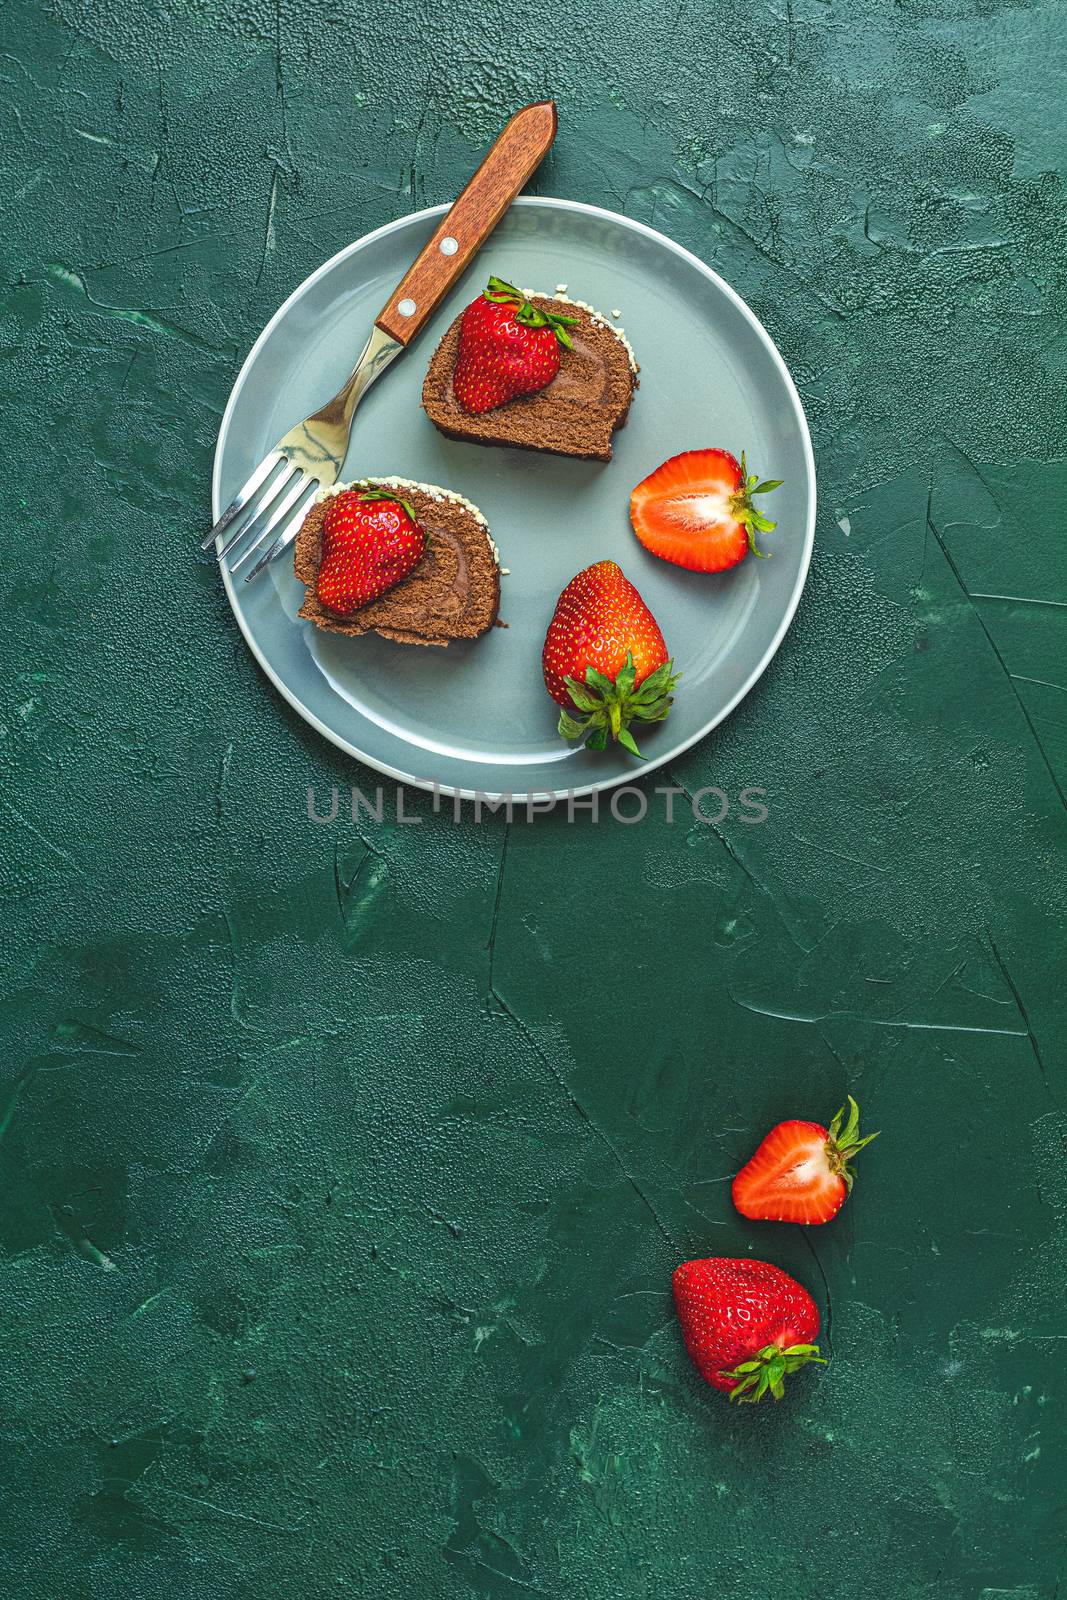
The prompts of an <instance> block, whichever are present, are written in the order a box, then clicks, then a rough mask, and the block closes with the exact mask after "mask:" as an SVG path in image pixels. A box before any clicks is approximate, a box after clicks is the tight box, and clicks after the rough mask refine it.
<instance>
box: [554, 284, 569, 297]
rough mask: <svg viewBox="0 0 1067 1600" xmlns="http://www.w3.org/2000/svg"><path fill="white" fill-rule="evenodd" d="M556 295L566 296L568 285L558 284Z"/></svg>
mask: <svg viewBox="0 0 1067 1600" xmlns="http://www.w3.org/2000/svg"><path fill="white" fill-rule="evenodd" d="M556 293H557V294H566V293H567V285H566V284H565V283H557V284H556Z"/></svg>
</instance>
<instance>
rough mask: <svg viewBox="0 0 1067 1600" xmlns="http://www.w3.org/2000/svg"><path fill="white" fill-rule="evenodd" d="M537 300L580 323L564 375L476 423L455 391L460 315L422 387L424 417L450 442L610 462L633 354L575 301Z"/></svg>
mask: <svg viewBox="0 0 1067 1600" xmlns="http://www.w3.org/2000/svg"><path fill="white" fill-rule="evenodd" d="M531 300H532V303H533V304H534V305H535V306H539V307H540V308H541V310H542V311H556V312H561V311H563V312H566V314H567V316H569V317H571V316H572V317H574V318H575V323H574V326H573V327H572V328H568V330H567V331H568V333H569V334H570V337H571V342H572V344H573V347H574V348H573V349H571V350H566V349H563V350H561V351H560V369H559V372H558V373H557V375H556V376H555V377H554V378H553V379H552V382H551V383H550V384H548V386H547V387H546V388H544V389H540V390H538V392H537V393H536V394H530V395H523V396H521V397H519V398H517V399H515V400H510V401H509V402H508V403H507V405H504V406H498V407H497V408H496V410H495V411H483V412H481V413H480V414H479V415H477V416H472V415H471V414H470V413H469V412H467V411H464V410H463V408H462V406H461V405H460V404H459V402H458V401H457V399H456V398H455V395H454V394H453V392H452V372H453V369H454V367H455V365H456V357H457V355H458V354H459V334H460V323H461V322H462V320H463V317H462V313H461V314H460V315H459V316H458V317H457V318H456V320H455V322H453V324H452V326H451V327H450V328H449V330H448V332H447V333H446V334H445V336H444V338H443V339H442V340H441V343H440V344H439V345H438V346H437V349H436V350H435V351H434V354H433V358H432V360H431V361H430V365H429V369H428V371H427V373H426V380H425V382H424V383H423V386H422V405H423V410H424V411H425V412H426V415H427V416H428V417H429V419H430V421H431V422H432V423H433V424H434V426H435V427H436V428H439V429H440V430H441V432H442V433H444V434H447V435H448V437H449V438H450V439H466V440H468V441H469V442H470V443H472V444H495V445H507V446H509V447H511V448H513V449H516V448H517V449H520V450H549V451H551V452H552V453H553V454H555V455H561V456H581V457H583V458H585V459H586V460H589V461H610V460H611V436H612V434H613V433H614V432H615V430H616V428H621V427H622V425H623V423H624V422H625V421H626V417H627V413H628V412H629V410H630V402H631V400H632V399H633V395H634V390H635V389H636V388H637V372H636V368H635V365H634V364H633V362H632V360H631V354H630V350H629V347H628V346H627V345H626V344H624V343H623V341H622V339H621V338H620V337H619V335H618V334H617V333H616V332H615V331H614V330H613V329H612V328H611V327H609V326H608V324H607V323H606V322H604V320H603V319H602V318H601V317H599V316H597V315H596V314H595V313H594V312H591V311H589V310H588V309H587V308H586V307H584V306H581V305H578V304H576V303H575V302H574V301H572V300H564V301H562V302H561V300H560V299H558V298H553V297H552V296H551V295H533V296H531Z"/></svg>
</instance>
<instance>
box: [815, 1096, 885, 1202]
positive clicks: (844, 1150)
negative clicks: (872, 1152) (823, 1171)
mask: <svg viewBox="0 0 1067 1600" xmlns="http://www.w3.org/2000/svg"><path fill="white" fill-rule="evenodd" d="M845 1109H846V1108H845V1107H844V1106H842V1107H841V1110H840V1111H839V1112H838V1113H837V1116H836V1117H835V1118H834V1120H833V1122H831V1124H830V1126H829V1128H828V1129H827V1140H826V1159H827V1160H828V1161H829V1163H830V1171H831V1172H836V1173H837V1175H838V1177H840V1178H844V1180H845V1188H846V1189H847V1190H848V1192H849V1193H850V1194H851V1192H852V1183H853V1180H854V1178H855V1176H856V1174H855V1173H854V1172H853V1170H852V1165H851V1163H852V1159H853V1157H854V1156H858V1155H859V1153H860V1151H861V1150H862V1149H863V1148H864V1146H865V1145H868V1144H870V1142H871V1140H872V1139H877V1137H878V1135H877V1133H869V1134H867V1136H866V1138H864V1139H861V1138H860V1108H859V1106H858V1105H857V1104H856V1102H855V1100H853V1098H852V1096H851V1095H849V1097H848V1121H847V1122H846V1121H845Z"/></svg>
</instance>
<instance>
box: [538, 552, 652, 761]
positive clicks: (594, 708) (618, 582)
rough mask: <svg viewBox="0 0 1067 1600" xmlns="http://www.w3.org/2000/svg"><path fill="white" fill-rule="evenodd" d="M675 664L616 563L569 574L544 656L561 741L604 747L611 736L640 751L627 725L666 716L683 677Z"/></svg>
mask: <svg viewBox="0 0 1067 1600" xmlns="http://www.w3.org/2000/svg"><path fill="white" fill-rule="evenodd" d="M673 666H674V662H673V661H670V660H668V657H667V646H666V645H665V644H664V642H663V635H662V633H661V632H660V629H659V623H658V622H657V621H656V619H655V617H654V616H653V615H652V613H651V611H650V610H649V609H648V607H647V606H646V605H645V602H644V601H643V600H642V598H641V596H640V595H639V594H638V592H637V590H636V589H635V588H634V586H633V584H632V583H631V582H630V580H629V578H627V577H626V575H625V574H624V572H623V570H622V568H621V567H620V566H618V565H617V564H616V563H615V562H614V561H596V562H594V563H593V565H592V566H591V567H586V568H585V570H584V571H583V572H579V574H578V576H577V577H576V578H572V579H571V581H570V583H568V585H567V587H566V588H565V589H564V591H563V593H562V594H561V595H560V597H559V599H558V600H557V602H556V609H555V612H554V613H553V616H552V621H551V622H550V623H549V625H548V633H547V634H546V636H545V646H544V650H543V651H542V653H541V670H542V672H543V673H544V679H545V688H546V689H547V690H548V692H549V694H550V695H551V696H552V698H553V700H555V701H556V703H557V704H558V705H560V706H562V707H563V710H562V711H561V712H560V715H559V731H560V733H561V734H562V735H563V737H564V738H565V739H580V740H584V741H586V742H587V744H588V746H589V748H590V749H591V750H603V749H604V747H605V745H606V744H607V742H608V735H609V733H610V735H611V737H612V738H613V739H617V740H618V741H619V743H620V744H621V745H622V746H623V747H624V748H625V749H627V750H629V751H630V752H631V754H633V755H635V756H640V754H641V752H640V750H639V749H638V748H637V745H636V743H635V742H634V737H633V734H632V733H631V732H630V729H629V724H630V723H631V722H662V721H663V719H664V717H666V715H667V713H668V711H669V710H670V708H671V705H672V703H673V693H672V691H673V689H674V686H675V684H676V683H677V682H678V678H679V676H680V674H678V673H675V672H673V671H672V668H673ZM576 711H577V712H579V713H581V715H579V716H575V714H574V713H575V712H576Z"/></svg>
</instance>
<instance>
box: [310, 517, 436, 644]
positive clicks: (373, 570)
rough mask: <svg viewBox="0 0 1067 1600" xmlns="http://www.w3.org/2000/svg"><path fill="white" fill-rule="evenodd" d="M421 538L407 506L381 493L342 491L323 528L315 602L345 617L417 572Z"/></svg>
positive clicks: (423, 540)
mask: <svg viewBox="0 0 1067 1600" xmlns="http://www.w3.org/2000/svg"><path fill="white" fill-rule="evenodd" d="M425 549H426V536H425V534H424V533H423V531H422V529H421V528H420V527H419V524H418V523H417V522H416V521H415V513H414V511H413V510H412V509H411V506H410V505H409V504H408V502H407V501H406V500H401V499H399V498H398V497H397V496H396V495H395V494H389V493H388V492H387V491H386V490H383V489H344V490H342V492H341V493H340V494H337V495H333V496H332V497H331V499H330V505H329V510H328V511H327V512H326V516H325V519H324V521H323V524H322V558H321V561H320V564H319V577H318V584H317V587H316V593H317V594H318V597H319V601H320V603H321V604H322V605H324V606H326V607H327V608H328V609H329V610H330V611H335V612H336V613H337V615H338V616H341V617H347V616H350V615H351V613H352V612H353V611H358V610H359V608H360V606H365V605H366V604H367V602H368V600H376V599H377V598H378V596H379V595H380V594H385V592H386V590H387V589H392V588H393V587H394V586H395V585H396V584H398V583H399V582H400V581H401V579H402V578H406V577H407V575H408V573H409V572H411V571H412V570H413V569H414V568H415V567H417V566H418V564H419V562H420V561H421V560H422V556H423V552H424V551H425Z"/></svg>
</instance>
